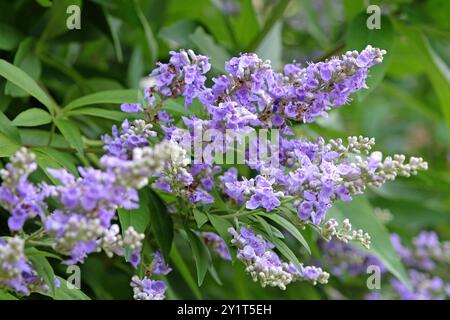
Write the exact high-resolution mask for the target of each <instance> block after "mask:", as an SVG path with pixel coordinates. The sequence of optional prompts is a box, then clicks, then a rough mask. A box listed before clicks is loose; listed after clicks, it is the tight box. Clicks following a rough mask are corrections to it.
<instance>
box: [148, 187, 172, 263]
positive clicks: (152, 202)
mask: <svg viewBox="0 0 450 320" xmlns="http://www.w3.org/2000/svg"><path fill="white" fill-rule="evenodd" d="M145 192H147V195H148V202H147V206H148V209H149V213H150V223H151V225H150V227H151V230H152V231H153V235H154V236H155V238H156V242H157V243H158V245H159V247H160V249H161V253H162V254H163V256H164V257H165V258H166V259H167V258H168V257H169V255H170V248H171V247H172V241H173V221H172V218H171V217H170V216H169V212H168V211H167V207H166V205H165V204H164V202H163V201H162V200H161V198H160V197H159V196H158V194H156V193H155V192H154V191H153V190H151V189H148V190H147V189H146V190H145Z"/></svg>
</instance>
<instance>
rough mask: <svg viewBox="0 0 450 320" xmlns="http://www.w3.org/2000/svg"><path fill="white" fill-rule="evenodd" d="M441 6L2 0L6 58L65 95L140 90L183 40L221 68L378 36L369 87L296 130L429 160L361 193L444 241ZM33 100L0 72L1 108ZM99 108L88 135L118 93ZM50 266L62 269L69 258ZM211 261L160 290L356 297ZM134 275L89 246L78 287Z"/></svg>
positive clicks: (449, 229) (342, 287)
mask: <svg viewBox="0 0 450 320" xmlns="http://www.w3.org/2000/svg"><path fill="white" fill-rule="evenodd" d="M72 4H76V5H79V6H80V8H81V29H79V30H68V29H67V27H66V19H67V18H68V17H69V16H70V14H67V13H66V9H67V7H68V6H69V5H72ZM369 4H372V5H373V4H375V5H378V6H379V8H380V9H381V13H382V16H381V29H379V30H376V29H375V30H369V29H368V28H367V26H366V21H367V19H368V18H369V16H370V14H368V13H366V8H367V6H368V5H369ZM449 12H450V1H447V0H428V1H427V0H391V1H370V3H369V1H364V0H342V1H339V0H316V1H313V0H291V1H287V0H274V1H269V0H267V1H263V0H254V1H251V0H241V1H238V0H192V1H186V0H165V1H162V0H133V1H131V0H91V1H89V0H83V1H82V0H78V1H74V0H59V1H58V0H55V1H51V0H15V1H7V0H0V58H3V59H6V60H7V61H9V62H11V63H14V65H16V66H18V67H19V68H21V69H22V70H24V71H25V72H26V73H28V74H29V75H30V76H31V77H32V78H33V79H35V80H36V81H37V82H38V83H39V84H40V85H41V86H42V87H43V88H45V90H47V91H48V92H49V93H50V94H51V95H52V96H53V97H54V98H55V100H57V101H56V102H57V103H58V104H61V105H64V104H66V103H67V102H69V101H71V100H73V99H75V98H78V97H80V96H83V95H86V94H89V93H94V92H98V91H103V90H108V89H120V88H138V87H139V86H141V85H142V84H143V83H144V82H143V78H144V77H145V76H146V75H147V74H148V73H149V72H150V71H151V70H152V69H153V68H154V66H155V62H156V61H164V60H166V59H167V58H168V53H169V51H170V50H176V49H179V48H192V49H194V50H195V51H196V52H198V53H202V54H205V55H207V56H209V57H210V58H211V63H212V65H213V70H212V73H213V74H215V73H220V72H222V71H223V70H224V68H223V64H224V61H225V60H227V59H229V58H230V57H232V56H234V55H237V54H239V53H240V52H256V53H258V55H260V56H261V57H263V58H265V59H270V60H271V61H272V64H273V66H274V67H275V68H278V69H280V68H282V66H283V65H284V64H285V63H288V62H291V61H292V60H296V61H297V62H302V63H306V62H310V61H319V60H322V59H325V58H327V57H331V56H333V55H338V54H341V53H343V52H345V51H346V50H354V49H356V50H360V49H362V48H364V47H365V46H366V45H367V44H371V45H372V46H377V47H381V48H383V49H385V50H387V52H388V53H387V55H386V58H385V61H384V62H383V63H382V64H381V65H379V66H377V67H375V68H373V70H372V72H371V74H370V78H369V80H368V86H369V87H370V88H369V89H368V90H363V91H361V92H360V93H358V94H357V95H355V96H354V99H353V100H352V101H351V103H350V104H349V105H348V106H344V107H341V108H340V109H339V110H333V111H332V112H330V116H329V118H327V119H321V120H320V121H318V122H317V123H315V124H309V125H302V126H299V127H298V128H297V129H298V130H297V132H298V134H299V135H304V136H306V137H314V136H317V135H322V136H324V137H326V138H336V137H346V136H349V135H360V134H362V135H366V136H370V137H375V138H376V141H377V147H378V149H379V150H381V151H383V152H384V153H404V154H406V155H418V156H421V157H423V158H424V159H426V160H427V161H428V162H429V167H430V169H429V170H428V172H424V173H421V174H420V175H419V176H418V177H414V178H411V179H399V180H398V181H396V182H395V183H388V184H387V185H386V186H385V187H383V188H381V189H378V190H373V191H370V192H369V194H368V199H369V200H370V203H371V205H372V207H373V208H380V209H388V210H389V211H390V212H391V214H392V219H391V220H390V221H388V222H387V228H388V229H389V230H390V231H393V232H397V233H399V234H400V235H402V237H404V238H405V239H409V238H411V237H412V236H414V235H415V234H417V232H418V231H419V230H422V229H427V230H431V229H433V230H436V231H437V232H438V233H439V234H440V236H441V238H442V239H447V240H448V239H450V223H449V222H450V172H449V171H450V170H449V169H450V135H449V132H450V71H449V67H448V65H449V62H450V45H449V43H450V42H449V40H450V19H449V17H448V14H449ZM31 107H33V108H40V107H41V105H40V104H39V102H38V101H37V100H35V99H34V98H31V97H29V96H28V95H27V93H25V92H24V91H22V90H21V89H19V88H18V87H16V86H14V85H13V84H11V83H8V82H6V81H5V80H4V79H3V78H2V79H0V111H2V112H3V113H4V114H5V115H6V117H7V118H9V119H14V118H15V117H16V116H17V115H18V114H19V113H21V112H22V111H24V110H26V109H28V108H31ZM102 108H104V109H106V110H109V109H110V110H111V112H110V113H109V114H103V116H102V117H99V116H98V115H95V114H92V112H90V113H89V112H88V111H86V112H85V114H78V115H76V116H74V117H73V118H72V120H73V121H74V122H75V123H76V124H77V126H78V127H79V128H80V130H81V133H82V135H83V136H84V139H91V140H97V139H99V136H100V135H101V134H102V133H105V132H109V130H110V128H111V125H112V124H113V123H117V121H116V120H119V119H120V117H121V116H120V115H118V114H117V113H115V112H116V111H117V110H118V105H117V104H116V105H110V106H102ZM108 108H109V109H108ZM108 115H109V116H108ZM2 126H3V125H2ZM0 131H2V130H0ZM50 131H51V126H50V125H46V124H43V125H41V126H37V127H27V126H24V128H22V129H20V135H21V137H22V140H23V141H24V143H29V144H39V141H46V139H48V136H49V132H50ZM60 138H61V140H62V137H61V136H59V134H55V144H56V146H58V144H60V145H61V146H63V145H64V141H59V139H60ZM2 148H3V149H4V150H6V149H7V148H8V141H7V140H5V138H4V137H3V136H1V135H0V149H2ZM5 148H6V149H5ZM0 153H2V151H0ZM5 155H6V153H5V154H4V155H3V154H2V156H5ZM80 161H85V162H86V161H95V159H87V160H86V159H81V160H80ZM0 231H2V232H3V231H6V230H0ZM183 246H185V244H183V243H179V247H181V248H183ZM179 252H180V256H179V257H178V258H180V261H182V262H183V261H184V263H185V265H186V268H187V270H185V271H187V272H188V273H189V272H190V273H191V274H195V270H194V268H195V266H194V264H193V262H192V257H190V255H188V254H187V252H190V251H189V250H179ZM185 253H186V254H185ZM55 268H56V270H57V271H58V270H59V273H60V274H62V275H64V270H63V269H58V267H57V266H56V267H55ZM59 268H60V267H59ZM216 268H217V271H218V273H219V275H220V277H221V279H222V282H223V285H222V286H220V285H218V284H217V283H216V282H215V281H213V280H212V279H211V278H210V276H208V278H207V279H206V281H205V283H204V285H203V286H202V287H201V288H200V290H195V289H192V286H191V288H189V286H188V282H189V279H187V278H186V273H184V274H183V275H182V274H180V273H179V272H178V271H176V272H173V273H172V274H171V275H170V276H169V277H168V278H169V279H168V281H169V286H170V290H169V295H168V297H169V298H214V299H218V298H229V299H232V298H258V299H283V298H287V299H323V298H335V297H337V296H336V290H337V291H340V292H341V293H342V295H343V296H339V297H347V298H352V297H358V295H359V293H358V288H357V287H358V286H357V285H356V284H354V283H352V281H351V280H349V281H347V282H345V283H344V282H343V281H342V280H338V279H333V280H332V281H331V284H332V285H329V286H323V287H312V286H311V285H308V284H301V283H300V284H295V285H292V286H291V287H290V288H289V289H288V290H287V291H286V292H281V291H279V290H277V289H264V290H262V289H260V288H259V285H258V284H254V283H252V282H251V279H250V277H249V276H248V275H246V274H245V273H244V270H243V266H242V265H241V264H239V263H236V264H235V265H234V266H230V265H229V264H227V263H220V262H219V261H217V263H216ZM131 273H132V270H131V269H130V268H129V267H128V266H126V265H125V263H124V262H121V261H119V260H110V259H108V258H106V257H104V256H102V255H98V256H95V255H94V256H93V257H91V258H89V259H88V260H87V262H86V263H85V264H84V265H83V267H82V278H83V284H82V289H83V291H85V292H87V293H89V294H90V295H91V296H92V297H96V298H100V299H110V298H124V299H126V298H130V297H131V296H132V295H131V289H130V288H129V279H130V275H131ZM354 281H356V280H353V282H354ZM333 288H334V289H333Z"/></svg>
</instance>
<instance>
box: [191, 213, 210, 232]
mask: <svg viewBox="0 0 450 320" xmlns="http://www.w3.org/2000/svg"><path fill="white" fill-rule="evenodd" d="M192 213H193V214H194V219H195V221H196V222H197V227H198V228H199V229H200V228H201V227H202V226H203V225H204V224H205V223H206V222H207V221H208V217H207V215H206V214H205V213H203V212H201V211H200V210H198V209H197V208H194V209H192Z"/></svg>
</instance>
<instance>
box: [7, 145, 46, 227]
mask: <svg viewBox="0 0 450 320" xmlns="http://www.w3.org/2000/svg"><path fill="white" fill-rule="evenodd" d="M34 158H35V156H34V154H32V153H30V152H28V150H27V149H25V148H23V149H21V150H19V151H18V152H17V153H16V154H15V155H14V156H12V157H11V158H10V162H9V163H8V164H7V165H6V167H5V168H4V169H1V170H0V177H1V178H2V184H1V186H0V205H1V206H2V207H4V208H5V209H7V210H8V211H9V212H10V213H11V216H10V217H9V219H8V226H9V228H10V229H11V230H13V231H18V230H21V229H22V228H23V225H24V224H25V222H26V221H27V220H28V219H31V218H34V217H36V216H37V215H39V216H40V217H43V215H44V211H43V208H45V207H46V206H45V203H44V199H45V197H46V196H47V190H46V188H40V187H37V186H35V185H33V184H32V183H31V182H30V181H28V176H29V175H30V174H31V173H32V172H33V171H35V170H36V168H37V165H36V163H35V162H34Z"/></svg>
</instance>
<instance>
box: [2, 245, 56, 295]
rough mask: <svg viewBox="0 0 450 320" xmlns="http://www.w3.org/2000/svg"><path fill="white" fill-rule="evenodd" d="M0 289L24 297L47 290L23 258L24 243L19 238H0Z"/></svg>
mask: <svg viewBox="0 0 450 320" xmlns="http://www.w3.org/2000/svg"><path fill="white" fill-rule="evenodd" d="M0 289H6V290H14V291H16V292H18V293H21V294H24V295H29V294H30V293H31V292H34V291H43V292H45V291H47V290H48V286H47V285H45V284H44V281H43V279H42V278H41V277H39V276H38V274H37V272H36V271H35V270H34V269H33V267H32V266H31V264H30V263H29V262H28V260H27V258H26V257H25V254H24V241H23V240H22V239H20V238H19V237H14V238H5V239H2V238H0Z"/></svg>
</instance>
